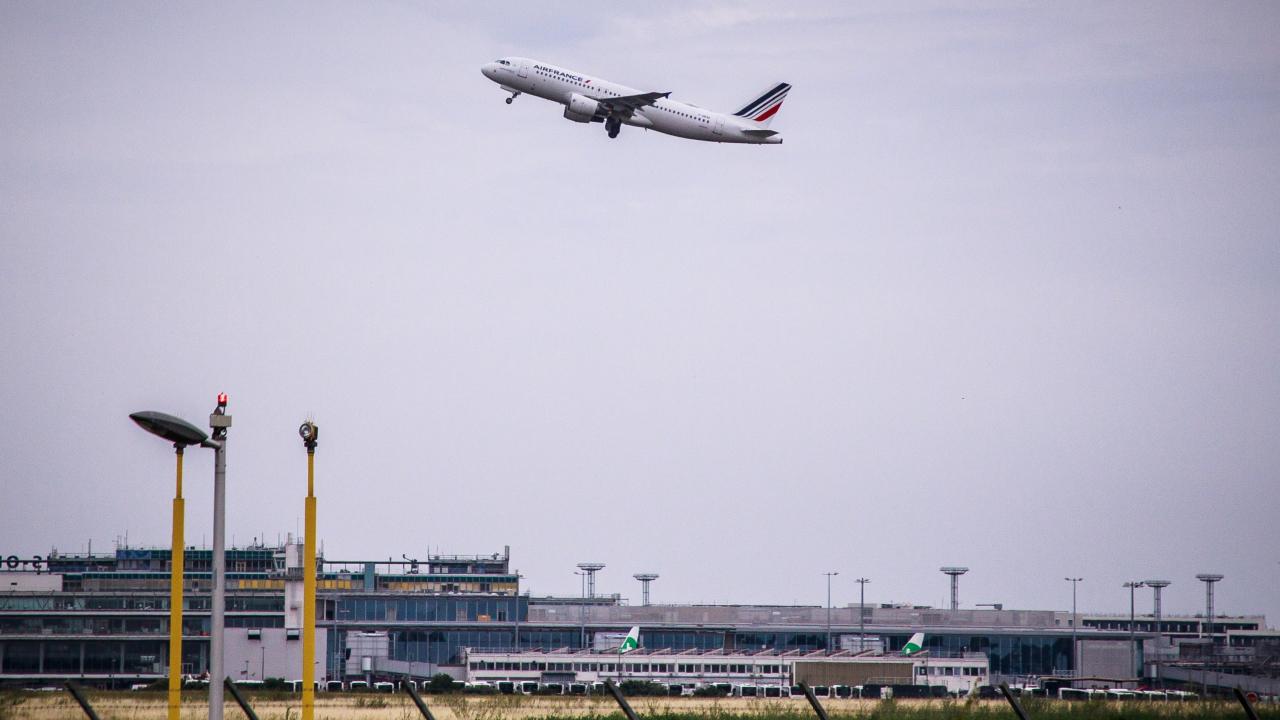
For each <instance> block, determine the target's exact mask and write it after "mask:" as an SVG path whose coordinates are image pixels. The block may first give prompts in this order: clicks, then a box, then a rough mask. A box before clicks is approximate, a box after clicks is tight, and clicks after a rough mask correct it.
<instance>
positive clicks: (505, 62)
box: [494, 60, 511, 65]
mask: <svg viewBox="0 0 1280 720" xmlns="http://www.w3.org/2000/svg"><path fill="white" fill-rule="evenodd" d="M494 62H496V63H498V64H499V65H510V64H511V63H510V62H509V61H507V60H494Z"/></svg>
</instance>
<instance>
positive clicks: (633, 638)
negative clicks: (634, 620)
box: [618, 625, 640, 655]
mask: <svg viewBox="0 0 1280 720" xmlns="http://www.w3.org/2000/svg"><path fill="white" fill-rule="evenodd" d="M638 647H640V626H639V625H635V626H633V627H632V628H631V632H629V633H627V636H626V637H625V638H623V640H622V644H621V645H619V646H618V654H619V655H621V654H623V653H628V652H631V651H632V650H635V649H636V648H638Z"/></svg>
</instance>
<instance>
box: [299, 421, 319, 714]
mask: <svg viewBox="0 0 1280 720" xmlns="http://www.w3.org/2000/svg"><path fill="white" fill-rule="evenodd" d="M298 436H299V437H301V438H302V445H303V446H304V447H305V448H306V449H307V499H306V503H305V506H304V511H305V513H306V521H305V522H306V525H305V528H306V529H305V531H304V532H306V535H305V536H304V537H303V539H302V720H313V718H314V717H315V712H316V708H315V704H316V690H315V679H316V440H318V439H319V438H320V427H319V426H318V425H316V424H315V423H313V422H311V421H310V420H308V421H306V422H304V423H302V425H301V426H300V427H299V428H298Z"/></svg>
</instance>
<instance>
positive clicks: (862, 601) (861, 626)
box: [857, 577, 871, 652]
mask: <svg viewBox="0 0 1280 720" xmlns="http://www.w3.org/2000/svg"><path fill="white" fill-rule="evenodd" d="M857 582H858V652H863V651H865V650H866V649H867V625H866V622H867V583H869V582H871V579H870V578H863V577H860V578H858V581H857Z"/></svg>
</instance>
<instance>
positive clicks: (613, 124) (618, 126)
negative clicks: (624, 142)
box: [604, 117, 622, 138]
mask: <svg viewBox="0 0 1280 720" xmlns="http://www.w3.org/2000/svg"><path fill="white" fill-rule="evenodd" d="M604 129H605V130H607V131H608V132H609V137H611V138H616V137H618V133H619V132H620V131H621V130H622V121H621V120H619V119H618V118H612V117H611V118H609V119H608V120H605V121H604Z"/></svg>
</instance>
